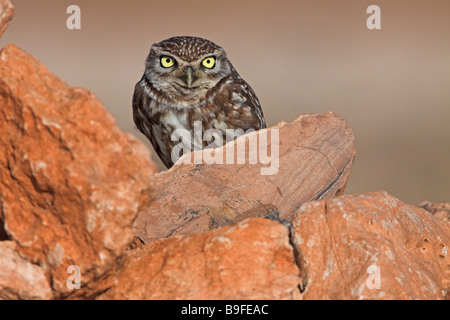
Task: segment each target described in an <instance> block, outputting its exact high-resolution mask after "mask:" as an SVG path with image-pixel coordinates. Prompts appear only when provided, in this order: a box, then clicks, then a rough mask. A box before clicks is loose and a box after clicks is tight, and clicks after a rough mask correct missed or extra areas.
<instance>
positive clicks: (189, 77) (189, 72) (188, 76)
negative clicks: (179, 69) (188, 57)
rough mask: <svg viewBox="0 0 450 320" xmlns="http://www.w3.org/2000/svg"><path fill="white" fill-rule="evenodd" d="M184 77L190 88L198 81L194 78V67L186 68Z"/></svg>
mask: <svg viewBox="0 0 450 320" xmlns="http://www.w3.org/2000/svg"><path fill="white" fill-rule="evenodd" d="M184 75H185V78H184V81H185V82H186V84H187V86H188V87H190V86H192V83H193V82H194V81H195V80H197V77H196V76H194V70H193V69H192V67H186V69H184Z"/></svg>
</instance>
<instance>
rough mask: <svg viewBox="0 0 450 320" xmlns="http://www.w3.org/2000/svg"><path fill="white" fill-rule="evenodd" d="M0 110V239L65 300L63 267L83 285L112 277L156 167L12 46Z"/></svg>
mask: <svg viewBox="0 0 450 320" xmlns="http://www.w3.org/2000/svg"><path fill="white" fill-rule="evenodd" d="M0 106H1V108H0V240H5V239H8V240H12V241H14V242H15V243H16V246H17V253H18V254H19V255H20V256H21V257H22V258H23V259H26V260H28V261H30V262H32V263H33V264H34V265H39V266H40V267H41V268H42V270H44V271H45V274H46V276H47V277H48V279H49V280H51V283H52V290H53V294H54V295H55V297H64V296H66V295H69V294H71V293H73V291H71V290H69V289H68V288H67V286H66V281H67V278H68V276H69V275H68V274H67V267H68V266H69V265H78V266H79V267H80V268H81V273H82V277H83V278H82V281H83V283H84V284H86V283H89V282H91V281H92V280H95V279H97V278H100V277H102V276H105V273H107V272H110V271H111V268H112V266H113V265H114V263H115V259H116V257H117V256H119V255H120V254H122V252H123V250H124V249H125V248H126V246H127V245H128V242H129V241H130V240H131V238H132V231H131V227H132V223H133V221H134V219H135V216H136V212H137V211H138V209H139V207H140V206H141V205H144V204H146V203H147V202H148V200H149V193H148V190H147V189H148V188H149V187H150V186H151V181H152V174H153V172H154V171H155V166H154V165H153V164H152V163H151V162H150V160H149V159H150V154H149V152H148V150H147V149H146V148H145V147H144V145H143V144H142V143H140V142H139V141H138V140H137V139H136V138H134V137H132V136H131V135H129V134H125V133H123V132H122V131H121V130H120V129H119V128H118V127H117V125H116V124H115V120H114V118H113V117H112V116H111V115H110V114H109V113H108V112H107V111H106V109H105V108H104V107H103V106H102V105H101V103H100V102H99V101H98V100H97V99H96V98H95V97H94V95H93V94H92V93H91V92H90V91H88V90H85V89H82V88H74V87H70V86H68V85H67V84H66V83H65V82H64V81H62V80H60V79H59V78H58V77H56V76H54V75H52V74H51V73H50V72H49V71H48V70H47V69H46V68H45V67H44V66H43V65H42V64H40V63H39V61H37V60H36V59H35V58H33V57H32V56H30V55H28V54H27V53H26V52H24V51H22V50H21V49H19V48H18V47H16V46H14V45H8V46H7V47H5V48H4V49H3V50H2V51H0ZM0 250H2V249H0ZM7 250H9V251H8V252H10V251H11V248H10V247H8V248H7ZM0 257H2V259H3V253H0ZM85 289H86V290H90V289H89V288H87V287H86V288H85ZM95 290H97V289H96V288H94V291H95ZM78 293H81V291H79V292H78ZM84 294H86V295H87V293H84Z"/></svg>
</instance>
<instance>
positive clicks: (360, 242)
mask: <svg viewBox="0 0 450 320" xmlns="http://www.w3.org/2000/svg"><path fill="white" fill-rule="evenodd" d="M291 230H292V242H293V244H294V247H295V248H296V257H297V263H298V265H299V267H300V270H301V275H302V278H303V279H304V282H303V284H302V288H303V297H304V299H443V298H444V297H445V295H446V293H447V291H448V288H449V285H450V282H449V281H450V272H449V270H450V256H449V252H448V249H449V244H450V232H449V231H450V228H449V224H448V223H447V222H445V223H444V224H441V223H440V221H439V220H438V219H436V218H435V217H433V216H432V215H431V214H430V213H429V212H427V211H425V210H423V209H421V208H419V207H416V206H412V205H408V204H405V203H403V202H401V201H399V200H398V199H396V198H395V197H393V196H391V195H389V194H387V193H386V192H373V193H367V194H361V195H345V196H340V197H337V198H334V199H330V200H326V201H314V202H309V203H306V204H304V205H303V206H302V207H301V208H300V209H299V210H298V211H297V212H296V213H295V216H294V217H293V219H292V226H291Z"/></svg>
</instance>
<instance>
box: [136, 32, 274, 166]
mask: <svg viewBox="0 0 450 320" xmlns="http://www.w3.org/2000/svg"><path fill="white" fill-rule="evenodd" d="M164 57H169V58H170V59H173V62H174V64H173V66H171V67H164V66H163V64H162V59H163V58H164ZM208 58H213V59H214V60H211V61H215V64H214V66H213V67H212V68H206V67H204V66H203V65H202V63H203V60H206V59H208ZM211 61H208V62H211ZM133 118H134V122H135V124H136V126H137V127H138V129H139V130H140V131H141V132H142V133H143V134H144V135H145V136H146V137H147V138H148V139H149V140H150V142H151V143H152V145H153V147H154V149H155V151H156V153H157V154H158V156H159V157H160V158H161V160H162V162H163V163H164V164H165V165H166V166H167V167H168V168H170V167H171V166H172V165H173V160H172V156H171V153H172V149H173V148H174V146H175V145H177V144H178V143H179V141H178V140H176V141H172V139H171V135H172V133H173V132H174V130H176V129H187V130H189V131H190V132H193V130H194V122H195V121H201V124H202V130H203V132H205V131H206V130H208V129H217V130H219V132H221V134H222V135H223V142H226V137H225V134H226V129H242V130H243V131H244V132H245V131H247V130H249V129H253V130H259V129H262V128H265V126H266V124H265V120H264V116H263V113H262V110H261V106H260V104H259V101H258V98H257V97H256V95H255V93H254V91H253V90H252V88H251V87H250V86H249V85H248V84H247V83H246V82H245V81H244V80H243V79H242V78H241V77H240V76H239V74H238V73H237V72H236V70H235V69H234V67H233V66H232V64H231V62H230V61H229V60H228V58H227V56H226V53H225V51H224V50H223V49H222V48H221V47H219V46H218V45H216V44H214V43H213V42H211V41H209V40H206V39H202V38H196V37H173V38H170V39H167V40H164V41H161V42H160V43H157V44H154V45H153V46H152V48H151V50H150V53H149V55H148V57H147V60H146V69H145V72H144V75H143V76H142V78H141V80H140V81H139V82H138V83H137V84H136V86H135V91H134V95H133ZM210 143H211V142H205V141H202V137H194V135H192V140H191V144H192V150H193V149H194V148H195V146H194V145H195V144H197V147H198V146H199V145H200V146H201V148H205V147H207V146H208V144H210ZM210 146H211V145H210ZM216 146H217V145H216Z"/></svg>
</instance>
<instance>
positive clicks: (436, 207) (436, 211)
mask: <svg viewBox="0 0 450 320" xmlns="http://www.w3.org/2000/svg"><path fill="white" fill-rule="evenodd" d="M419 207H421V208H424V209H425V210H427V211H428V212H431V213H432V214H433V215H434V216H435V217H436V218H438V219H439V220H442V221H446V222H449V221H450V203H448V202H436V203H431V202H430V201H424V202H422V203H421V204H420V205H419Z"/></svg>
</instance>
